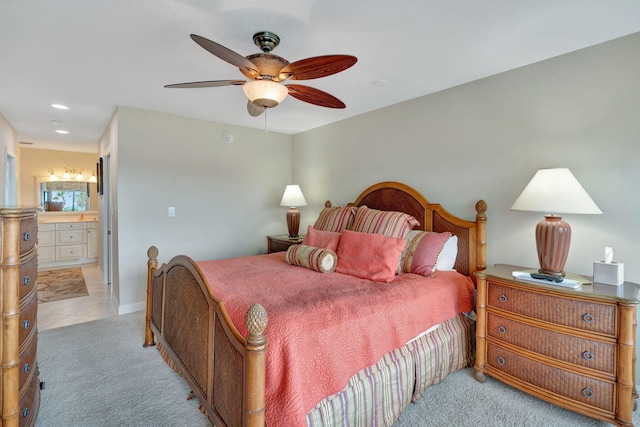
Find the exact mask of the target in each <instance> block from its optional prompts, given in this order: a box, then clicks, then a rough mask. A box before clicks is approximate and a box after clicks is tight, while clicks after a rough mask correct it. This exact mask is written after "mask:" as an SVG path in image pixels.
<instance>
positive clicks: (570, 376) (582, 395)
mask: <svg viewBox="0 0 640 427" xmlns="http://www.w3.org/2000/svg"><path fill="white" fill-rule="evenodd" d="M522 269H523V268H522V267H517V266H510V265H497V266H495V267H492V268H489V269H487V270H485V271H482V272H479V273H476V274H477V278H478V300H477V306H476V310H477V315H478V321H477V324H476V365H475V371H476V373H475V377H476V379H477V380H478V381H481V382H484V380H485V374H489V375H491V376H492V377H494V378H496V379H498V380H500V381H502V382H504V383H507V384H509V385H511V386H513V387H515V388H518V389H520V390H522V391H524V392H526V393H529V394H531V395H533V396H537V397H539V398H541V399H543V400H546V401H548V402H551V403H554V404H556V405H559V406H562V407H564V408H567V409H569V410H572V411H575V412H579V413H581V414H584V415H586V416H589V417H593V418H597V419H600V420H604V421H607V422H609V423H612V424H616V425H620V426H631V425H633V424H632V411H633V408H634V405H635V402H634V401H635V399H636V398H637V397H638V395H637V393H636V391H635V381H634V379H635V352H636V349H635V331H636V304H638V299H637V297H638V288H639V286H638V285H637V284H634V283H625V284H624V285H623V286H621V287H617V286H609V285H601V284H597V283H596V284H593V285H591V284H590V285H583V286H581V287H580V288H578V289H569V288H563V287H559V286H554V285H545V284H537V283H533V282H528V281H522V280H516V279H514V278H513V277H512V274H511V273H512V271H514V270H522Z"/></svg>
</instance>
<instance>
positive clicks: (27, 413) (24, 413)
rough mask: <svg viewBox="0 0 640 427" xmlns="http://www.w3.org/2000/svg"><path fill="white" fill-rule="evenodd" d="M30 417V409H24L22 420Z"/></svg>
mask: <svg viewBox="0 0 640 427" xmlns="http://www.w3.org/2000/svg"><path fill="white" fill-rule="evenodd" d="M28 416H29V408H22V418H27V417H28Z"/></svg>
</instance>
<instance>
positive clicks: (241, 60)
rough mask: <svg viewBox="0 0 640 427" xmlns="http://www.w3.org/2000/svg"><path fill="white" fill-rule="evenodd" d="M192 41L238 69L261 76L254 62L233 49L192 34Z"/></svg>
mask: <svg viewBox="0 0 640 427" xmlns="http://www.w3.org/2000/svg"><path fill="white" fill-rule="evenodd" d="M191 39H192V40H193V41H194V42H196V43H198V44H199V45H200V46H202V47H203V48H204V49H206V50H207V51H209V52H210V53H212V54H214V55H215V56H217V57H218V58H220V59H222V60H223V61H226V62H228V63H229V64H231V65H235V66H236V67H238V68H240V70H245V71H247V72H255V73H256V74H260V70H258V69H257V67H256V66H255V65H254V64H253V62H251V61H249V60H248V59H247V58H245V57H244V56H242V55H240V54H239V53H236V52H234V51H232V50H231V49H229V48H226V47H224V46H222V45H221V44H218V43H216V42H214V41H211V40H209V39H205V38H204V37H201V36H198V35H196V34H191Z"/></svg>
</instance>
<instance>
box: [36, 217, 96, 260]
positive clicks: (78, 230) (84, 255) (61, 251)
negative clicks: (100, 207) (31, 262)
mask: <svg viewBox="0 0 640 427" xmlns="http://www.w3.org/2000/svg"><path fill="white" fill-rule="evenodd" d="M97 232H98V222H97V221H76V222H72V221H65V222H55V223H53V222H52V223H40V224H39V225H38V241H39V245H38V246H39V248H38V267H39V268H40V269H43V268H51V267H62V266H68V265H76V264H88V263H94V262H97V261H98V244H97Z"/></svg>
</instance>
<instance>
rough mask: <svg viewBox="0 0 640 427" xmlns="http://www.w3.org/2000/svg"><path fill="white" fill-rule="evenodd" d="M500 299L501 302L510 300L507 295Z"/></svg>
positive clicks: (501, 296)
mask: <svg viewBox="0 0 640 427" xmlns="http://www.w3.org/2000/svg"><path fill="white" fill-rule="evenodd" d="M498 299H499V300H500V302H507V301H508V300H509V298H507V296H506V295H505V294H502V295H500V296H499V297H498Z"/></svg>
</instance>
